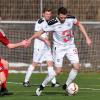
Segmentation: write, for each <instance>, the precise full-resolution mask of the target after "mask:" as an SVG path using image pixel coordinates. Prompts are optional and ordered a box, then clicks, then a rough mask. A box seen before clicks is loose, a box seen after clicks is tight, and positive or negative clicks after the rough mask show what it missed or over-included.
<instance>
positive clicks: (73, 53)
mask: <svg viewBox="0 0 100 100" xmlns="http://www.w3.org/2000/svg"><path fill="white" fill-rule="evenodd" d="M66 56H67V58H68V59H69V61H70V62H71V64H72V65H73V68H72V69H71V71H70V73H69V76H68V78H67V81H66V83H65V84H64V85H63V89H64V90H65V89H66V87H67V86H68V85H69V84H70V83H72V82H73V81H74V79H75V78H76V76H77V74H78V71H79V69H80V64H79V57H78V52H77V48H75V47H73V48H70V49H68V50H67V54H66Z"/></svg>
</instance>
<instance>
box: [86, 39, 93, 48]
mask: <svg viewBox="0 0 100 100" xmlns="http://www.w3.org/2000/svg"><path fill="white" fill-rule="evenodd" d="M86 43H87V45H88V46H90V47H91V46H92V41H91V39H90V38H89V37H87V38H86Z"/></svg>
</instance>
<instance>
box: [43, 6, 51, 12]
mask: <svg viewBox="0 0 100 100" xmlns="http://www.w3.org/2000/svg"><path fill="white" fill-rule="evenodd" d="M46 11H48V12H52V9H51V8H49V7H45V8H44V9H43V13H45V12H46Z"/></svg>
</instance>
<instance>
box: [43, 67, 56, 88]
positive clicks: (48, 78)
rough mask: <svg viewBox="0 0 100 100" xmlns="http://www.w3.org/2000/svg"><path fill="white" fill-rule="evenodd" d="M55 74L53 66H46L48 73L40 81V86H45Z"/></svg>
mask: <svg viewBox="0 0 100 100" xmlns="http://www.w3.org/2000/svg"><path fill="white" fill-rule="evenodd" d="M55 76H56V73H55V71H54V69H53V67H48V75H47V76H46V78H45V79H44V81H43V82H42V86H43V87H45V86H46V85H47V84H48V83H49V82H50V81H51V80H52V79H53V78H54V77H55Z"/></svg>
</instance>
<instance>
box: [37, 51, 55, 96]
mask: <svg viewBox="0 0 100 100" xmlns="http://www.w3.org/2000/svg"><path fill="white" fill-rule="evenodd" d="M47 54H48V55H47ZM43 55H44V56H42V61H45V60H47V62H48V66H49V67H48V75H47V76H46V78H45V79H44V81H43V82H42V84H41V85H40V86H39V88H37V90H36V95H37V96H39V95H41V92H42V90H43V89H44V87H45V86H46V85H47V84H48V83H49V82H50V81H51V80H52V79H53V78H54V77H55V76H56V73H55V71H54V68H53V61H52V56H51V53H50V52H49V53H48V52H46V51H44V53H43Z"/></svg>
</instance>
